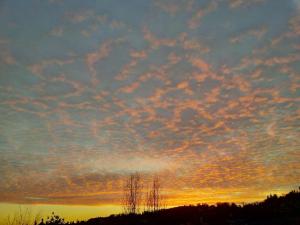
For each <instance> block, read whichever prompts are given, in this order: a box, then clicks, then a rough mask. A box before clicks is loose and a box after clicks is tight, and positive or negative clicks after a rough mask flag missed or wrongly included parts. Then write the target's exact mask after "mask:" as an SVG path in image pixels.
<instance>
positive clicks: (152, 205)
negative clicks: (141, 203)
mask: <svg viewBox="0 0 300 225" xmlns="http://www.w3.org/2000/svg"><path fill="white" fill-rule="evenodd" d="M160 191H161V185H160V181H159V177H158V176H155V177H154V178H153V181H152V185H151V188H150V190H149V191H148V192H147V196H146V210H147V211H152V212H153V211H157V210H159V209H160V208H161V206H162V204H161V200H162V196H161V193H160Z"/></svg>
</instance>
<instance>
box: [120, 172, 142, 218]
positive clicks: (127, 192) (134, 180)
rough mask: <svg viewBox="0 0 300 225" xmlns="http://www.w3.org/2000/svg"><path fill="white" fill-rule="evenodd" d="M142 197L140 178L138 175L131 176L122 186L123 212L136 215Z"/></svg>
mask: <svg viewBox="0 0 300 225" xmlns="http://www.w3.org/2000/svg"><path fill="white" fill-rule="evenodd" d="M141 195H142V184H141V176H140V174H139V173H135V174H131V175H130V176H129V177H128V179H127V181H126V183H125V186H124V202H123V206H124V211H125V213H129V214H130V213H132V214H136V213H138V212H139V208H140V202H141Z"/></svg>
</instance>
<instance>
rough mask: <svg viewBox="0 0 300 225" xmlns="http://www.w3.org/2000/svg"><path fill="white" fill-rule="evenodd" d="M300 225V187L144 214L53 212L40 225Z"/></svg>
mask: <svg viewBox="0 0 300 225" xmlns="http://www.w3.org/2000/svg"><path fill="white" fill-rule="evenodd" d="M45 224H48V225H54V224H55V225H57V224H78V225H79V224H80V225H83V224H84V225H96V224H99V225H246V224H247V225H300V187H299V190H297V191H291V192H290V193H288V194H286V195H283V196H277V195H270V196H268V197H267V198H266V199H265V200H264V201H262V202H257V203H249V204H243V205H236V204H234V203H218V204H216V205H207V204H198V205H195V206H180V207H175V208H170V209H161V210H159V211H155V212H144V213H142V214H120V215H111V216H109V217H99V218H94V219H90V220H88V221H77V222H68V223H65V222H64V221H63V220H62V219H61V218H60V217H59V216H55V215H52V217H50V218H48V220H47V221H42V222H41V223H40V225H45Z"/></svg>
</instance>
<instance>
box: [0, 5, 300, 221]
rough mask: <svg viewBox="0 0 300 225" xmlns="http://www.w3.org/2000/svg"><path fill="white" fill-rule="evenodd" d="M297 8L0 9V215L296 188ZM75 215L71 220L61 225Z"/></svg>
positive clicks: (81, 212) (105, 211)
mask: <svg viewBox="0 0 300 225" xmlns="http://www.w3.org/2000/svg"><path fill="white" fill-rule="evenodd" d="M299 15H300V1H299V0H284V1H283V0H210V1H208V0H128V1H123V0H99V1H96V0H85V1H79V0H72V1H71V0H26V1H17V0H1V1H0V209H1V212H2V217H0V220H1V218H2V219H3V218H4V216H3V215H4V214H6V213H10V212H12V211H14V210H15V209H17V207H19V206H22V207H23V206H24V207H27V206H28V207H33V208H34V210H36V209H42V210H44V212H47V213H48V212H51V211H55V212H57V213H58V214H61V215H63V216H66V217H67V218H72V219H76V218H78V219H85V218H89V217H92V216H100V215H109V214H110V213H117V212H121V206H120V201H121V200H120V199H122V190H123V185H124V181H125V180H126V178H127V177H128V176H129V175H130V174H132V173H135V172H138V173H140V174H141V177H142V180H143V187H144V190H146V189H147V186H149V182H150V181H151V178H152V177H153V176H159V177H160V181H161V185H162V187H163V194H164V196H165V199H166V201H167V205H168V206H175V205H184V204H196V203H200V202H208V203H215V202H222V201H223V202H224V201H229V202H253V201H257V200H261V199H263V198H265V197H266V195H268V194H269V193H279V194H280V193H285V192H288V191H290V190H292V189H294V188H297V187H298V186H299V184H300V163H299V162H300V139H299V137H300V63H299V61H300V54H299V50H300V37H299V36H300V16H299ZM74 214H76V215H74Z"/></svg>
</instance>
